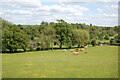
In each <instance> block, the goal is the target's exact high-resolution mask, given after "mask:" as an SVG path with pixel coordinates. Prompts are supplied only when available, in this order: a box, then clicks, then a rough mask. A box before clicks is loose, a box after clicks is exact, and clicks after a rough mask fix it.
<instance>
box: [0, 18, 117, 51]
mask: <svg viewBox="0 0 120 80" xmlns="http://www.w3.org/2000/svg"><path fill="white" fill-rule="evenodd" d="M0 19H1V20H2V51H3V52H6V51H10V52H16V51H17V50H19V49H23V50H24V51H26V50H31V51H32V50H33V49H36V50H37V51H39V50H46V49H49V48H51V49H53V48H54V45H58V46H59V48H62V47H63V46H66V47H68V48H72V46H75V45H77V46H78V47H84V46H85V45H87V44H93V46H94V45H95V44H96V40H104V39H105V40H110V37H113V36H115V38H114V39H116V38H117V36H118V35H117V28H118V27H97V26H92V24H90V25H86V24H78V23H76V24H73V23H71V24H70V23H67V22H65V21H64V20H63V19H60V20H57V23H55V22H50V23H48V22H44V21H42V22H41V24H40V25H14V24H11V23H10V22H8V21H6V20H3V19H2V18H0Z"/></svg>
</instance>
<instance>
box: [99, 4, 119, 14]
mask: <svg viewBox="0 0 120 80" xmlns="http://www.w3.org/2000/svg"><path fill="white" fill-rule="evenodd" d="M97 11H98V12H110V13H111V12H113V13H114V12H117V11H118V5H105V6H103V7H102V8H97Z"/></svg>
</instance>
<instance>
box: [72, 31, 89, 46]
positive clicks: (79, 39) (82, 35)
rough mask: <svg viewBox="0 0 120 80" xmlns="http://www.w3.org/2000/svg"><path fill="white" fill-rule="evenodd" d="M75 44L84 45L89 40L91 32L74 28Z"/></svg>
mask: <svg viewBox="0 0 120 80" xmlns="http://www.w3.org/2000/svg"><path fill="white" fill-rule="evenodd" d="M72 41H73V45H78V47H84V45H86V42H87V41H89V33H88V32H87V31H85V30H78V29H74V30H73V39H72Z"/></svg>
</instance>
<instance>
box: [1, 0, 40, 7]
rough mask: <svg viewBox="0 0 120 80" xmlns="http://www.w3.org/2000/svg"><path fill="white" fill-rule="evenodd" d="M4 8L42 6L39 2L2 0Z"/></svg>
mask: <svg viewBox="0 0 120 80" xmlns="http://www.w3.org/2000/svg"><path fill="white" fill-rule="evenodd" d="M1 5H2V6H7V7H10V8H37V7H40V6H41V2H40V1H39V0H33V1H31V0H1Z"/></svg>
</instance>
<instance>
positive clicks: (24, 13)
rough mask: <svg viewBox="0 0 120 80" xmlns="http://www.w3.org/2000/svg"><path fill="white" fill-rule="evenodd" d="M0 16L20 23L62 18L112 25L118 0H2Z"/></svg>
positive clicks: (74, 21) (68, 20) (37, 22)
mask: <svg viewBox="0 0 120 80" xmlns="http://www.w3.org/2000/svg"><path fill="white" fill-rule="evenodd" d="M0 17H1V18H3V19H5V20H7V21H9V22H11V23H13V24H21V25H36V24H40V23H41V21H46V22H56V20H57V19H63V20H65V21H66V22H68V23H85V24H88V25H89V24H91V23H92V24H93V25H96V26H106V27H114V26H116V25H118V0H67V1H66V0H33V1H32V0H6V1H5V0H1V1H0Z"/></svg>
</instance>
